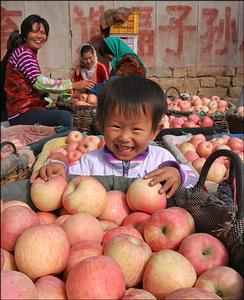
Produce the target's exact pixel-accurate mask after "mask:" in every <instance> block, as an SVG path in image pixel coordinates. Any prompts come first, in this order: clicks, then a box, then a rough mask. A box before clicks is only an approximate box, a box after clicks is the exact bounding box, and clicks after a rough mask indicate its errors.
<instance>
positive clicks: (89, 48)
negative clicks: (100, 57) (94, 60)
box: [80, 44, 95, 57]
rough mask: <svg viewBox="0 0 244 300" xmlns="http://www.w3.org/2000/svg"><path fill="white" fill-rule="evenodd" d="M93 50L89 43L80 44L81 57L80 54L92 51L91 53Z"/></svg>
mask: <svg viewBox="0 0 244 300" xmlns="http://www.w3.org/2000/svg"><path fill="white" fill-rule="evenodd" d="M94 51H95V50H94V48H93V47H92V46H91V45H89V44H86V45H84V46H82V47H81V49H80V57H82V55H83V54H85V53H87V52H92V53H93V54H95V53H94Z"/></svg>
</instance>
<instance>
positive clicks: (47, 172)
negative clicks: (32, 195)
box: [30, 162, 66, 184]
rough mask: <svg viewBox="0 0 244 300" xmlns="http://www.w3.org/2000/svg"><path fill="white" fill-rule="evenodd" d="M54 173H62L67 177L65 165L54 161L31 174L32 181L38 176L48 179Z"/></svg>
mask: <svg viewBox="0 0 244 300" xmlns="http://www.w3.org/2000/svg"><path fill="white" fill-rule="evenodd" d="M53 175H61V176H63V177H64V178H65V179H66V172H65V167H64V165H63V164H60V163H56V162H54V163H50V164H48V165H47V166H43V167H41V168H40V169H39V170H38V171H36V172H34V173H33V174H32V175H31V177H30V183H31V184H32V183H33V182H34V180H35V179H36V178H37V177H41V178H42V179H43V180H45V181H48V180H49V179H51V178H52V176H53Z"/></svg>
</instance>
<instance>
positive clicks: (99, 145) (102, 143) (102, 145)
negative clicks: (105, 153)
mask: <svg viewBox="0 0 244 300" xmlns="http://www.w3.org/2000/svg"><path fill="white" fill-rule="evenodd" d="M104 146H105V140H104V138H101V139H100V142H99V144H98V146H97V148H98V149H101V148H104Z"/></svg>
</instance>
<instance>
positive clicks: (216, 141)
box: [210, 137, 225, 146]
mask: <svg viewBox="0 0 244 300" xmlns="http://www.w3.org/2000/svg"><path fill="white" fill-rule="evenodd" d="M210 142H211V143H212V144H213V145H214V146H216V145H223V144H225V140H224V139H222V137H217V138H213V139H211V140H210Z"/></svg>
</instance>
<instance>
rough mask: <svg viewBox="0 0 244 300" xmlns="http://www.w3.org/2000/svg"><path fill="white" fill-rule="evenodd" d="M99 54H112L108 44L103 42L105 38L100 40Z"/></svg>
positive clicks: (104, 55)
mask: <svg viewBox="0 0 244 300" xmlns="http://www.w3.org/2000/svg"><path fill="white" fill-rule="evenodd" d="M99 54H100V55H101V56H103V57H106V55H108V54H110V55H113V56H114V53H113V52H112V51H111V50H110V48H109V46H108V45H107V43H106V42H105V40H103V41H102V43H101V45H100V47H99Z"/></svg>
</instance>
